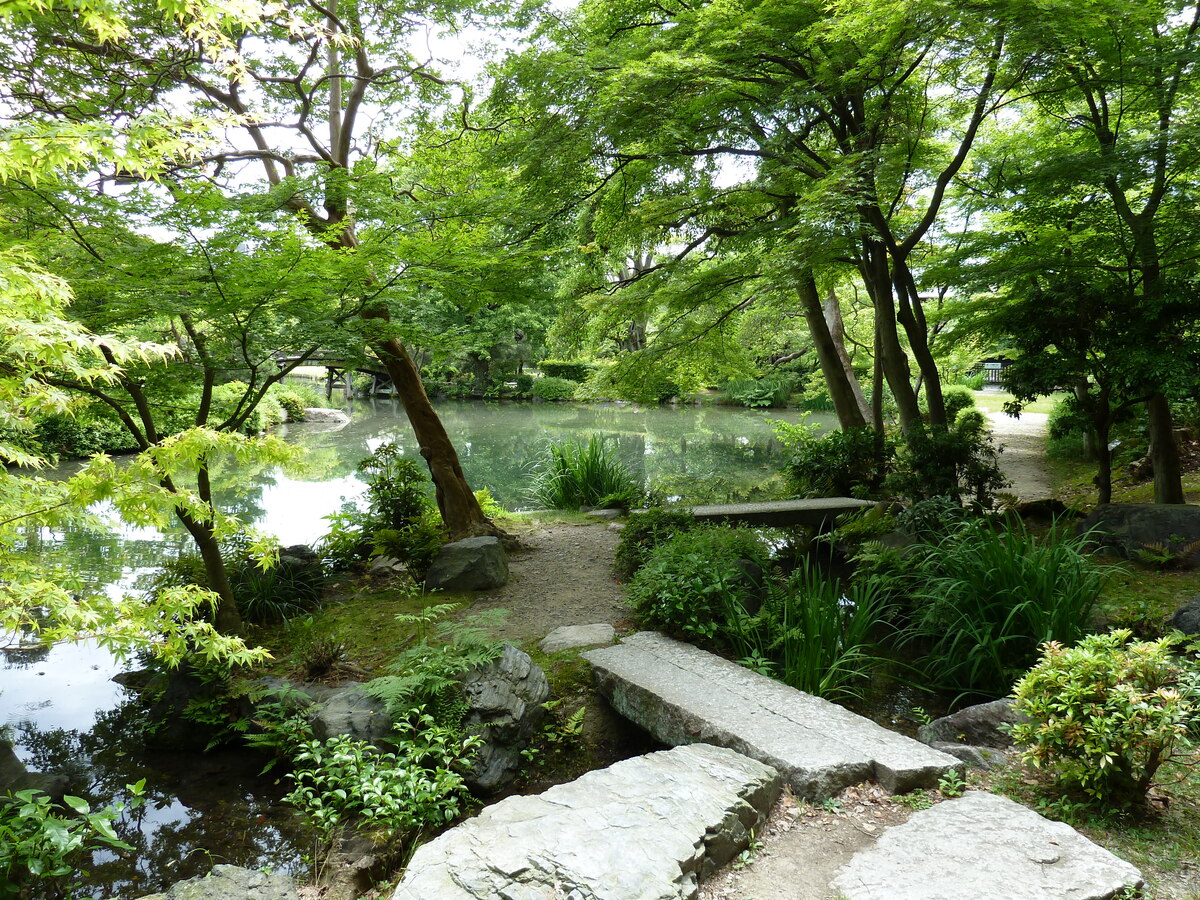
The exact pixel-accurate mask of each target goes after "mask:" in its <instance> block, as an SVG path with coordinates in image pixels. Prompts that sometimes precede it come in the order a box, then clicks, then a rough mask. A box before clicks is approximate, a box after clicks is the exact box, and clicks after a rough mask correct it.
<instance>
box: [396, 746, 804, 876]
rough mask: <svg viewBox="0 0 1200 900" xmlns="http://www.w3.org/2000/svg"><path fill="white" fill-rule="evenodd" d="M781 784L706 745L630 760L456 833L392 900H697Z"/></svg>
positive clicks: (486, 815) (424, 850) (504, 807)
mask: <svg viewBox="0 0 1200 900" xmlns="http://www.w3.org/2000/svg"><path fill="white" fill-rule="evenodd" d="M780 787H781V783H780V779H779V775H778V773H776V772H775V770H774V769H771V768H770V767H768V766H764V765H762V764H761V763H758V762H755V761H754V760H752V759H747V758H746V757H744V756H741V755H739V754H737V753H734V752H732V751H730V750H725V749H723V748H720V747H712V746H707V745H703V744H696V745H693V746H690V747H679V748H676V749H674V750H665V751H662V752H659V753H651V754H649V755H647V756H638V757H634V758H633V759H627V760H623V761H622V762H619V763H616V764H614V765H612V766H609V767H608V768H607V769H597V770H595V771H592V772H588V773H587V774H586V775H584V776H582V777H581V778H578V779H576V780H575V781H572V782H570V783H568V784H560V785H557V786H555V787H552V788H550V789H549V790H547V791H546V792H545V793H543V794H540V795H536V796H530V797H509V798H507V799H505V800H502V801H500V802H499V803H497V804H495V805H493V806H489V807H487V808H486V809H485V810H483V812H481V813H480V814H479V815H478V816H476V817H475V818H473V819H468V820H467V821H465V822H463V823H462V824H461V825H458V826H457V827H455V828H452V829H450V830H449V831H447V832H446V833H445V834H443V835H441V836H440V837H438V838H436V839H434V840H433V841H431V842H430V843H428V844H426V845H424V846H423V847H421V848H420V849H418V850H417V852H416V853H415V854H414V855H413V858H412V862H411V863H409V866H408V869H407V871H406V872H405V875H404V879H403V880H402V881H401V882H400V885H399V886H398V887H397V888H396V892H395V893H394V894H393V895H392V900H468V898H505V900H563V898H568V900H690V898H693V897H695V896H696V894H697V882H698V880H699V879H701V878H704V877H706V876H707V875H708V874H710V873H711V872H712V871H714V870H715V869H716V868H718V867H719V866H721V865H723V864H725V863H727V862H729V861H730V860H731V859H733V858H734V856H736V855H737V854H738V853H739V852H741V850H743V849H744V848H745V847H746V846H748V844H749V841H750V832H751V830H753V829H755V828H757V827H758V826H759V824H760V823H761V822H762V820H763V819H764V818H765V816H766V814H767V811H768V810H769V809H770V808H771V805H772V804H773V803H774V802H775V799H776V798H777V797H778V795H779V791H780Z"/></svg>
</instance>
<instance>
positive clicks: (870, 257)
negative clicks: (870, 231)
mask: <svg viewBox="0 0 1200 900" xmlns="http://www.w3.org/2000/svg"><path fill="white" fill-rule="evenodd" d="M863 250H864V256H863V258H862V261H861V262H862V268H861V271H862V275H863V281H864V283H865V284H866V286H867V291H868V293H870V295H871V302H872V303H873V304H874V306H875V331H876V341H875V346H876V348H877V353H878V356H879V359H880V363H881V365H882V368H883V375H884V378H886V379H887V383H888V387H889V388H891V390H892V398H893V399H894V400H895V401H896V412H897V414H898V415H899V417H900V428H901V430H902V431H903V432H904V433H905V434H909V433H911V432H912V431H913V430H914V429H916V428H919V427H920V425H921V407H920V404H918V403H917V393H916V391H914V390H913V386H912V375H911V372H910V371H909V368H908V355H907V354H906V353H905V352H904V347H903V346H902V345H901V343H900V332H899V330H898V329H897V328H896V304H895V300H894V299H893V297H892V283H891V277H890V275H889V272H888V258H887V251H886V250H885V249H884V247H883V245H882V244H881V243H879V242H878V241H874V240H870V239H868V240H866V241H864V245H863Z"/></svg>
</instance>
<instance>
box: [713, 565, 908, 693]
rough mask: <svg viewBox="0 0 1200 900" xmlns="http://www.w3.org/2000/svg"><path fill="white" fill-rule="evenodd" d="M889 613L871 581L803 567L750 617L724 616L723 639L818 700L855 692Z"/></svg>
mask: <svg viewBox="0 0 1200 900" xmlns="http://www.w3.org/2000/svg"><path fill="white" fill-rule="evenodd" d="M890 616H891V607H890V603H889V601H888V599H887V597H886V595H885V594H884V593H883V592H882V591H879V590H877V589H876V587H875V586H874V585H873V584H871V583H869V582H856V583H852V584H850V585H849V586H846V585H842V584H839V583H838V582H837V581H834V580H832V579H829V578H826V577H824V576H823V575H822V574H821V573H820V572H818V571H817V570H816V569H815V568H814V567H812V566H808V565H805V566H801V567H800V568H799V569H797V570H796V571H795V572H794V573H793V574H792V576H791V577H790V578H789V579H788V580H787V582H785V583H784V584H781V585H775V586H773V587H772V589H771V591H770V594H769V596H768V598H767V600H766V602H765V603H763V606H762V609H761V610H759V612H758V614H757V615H755V616H752V617H746V616H737V615H731V616H729V617H727V619H726V631H727V634H726V636H725V641H724V642H725V643H727V644H729V645H730V646H731V647H732V649H733V650H734V652H735V653H737V654H738V655H740V656H741V657H743V659H748V660H750V661H753V662H754V663H756V665H754V666H753V667H754V668H758V669H760V670H765V671H766V672H767V673H769V674H771V675H774V676H775V677H776V678H778V679H779V680H780V681H782V682H784V683H785V684H789V685H791V686H792V687H794V688H797V689H799V690H802V691H805V692H807V693H810V694H815V695H816V696H818V697H827V698H844V697H849V696H855V695H856V694H857V691H858V688H859V686H860V685H861V684H862V683H863V682H864V681H865V679H866V678H867V676H868V675H869V674H870V672H871V670H872V669H873V668H874V667H875V664H876V663H877V661H878V657H877V656H876V655H875V654H874V653H873V652H872V648H873V646H874V641H873V633H874V632H875V631H876V630H877V629H878V628H879V627H880V626H881V625H882V624H883V623H884V622H885V621H886V620H887V619H888V618H890Z"/></svg>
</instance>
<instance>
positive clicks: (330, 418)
mask: <svg viewBox="0 0 1200 900" xmlns="http://www.w3.org/2000/svg"><path fill="white" fill-rule="evenodd" d="M304 422H305V424H309V423H311V424H313V425H349V424H350V417H349V416H348V415H346V413H344V412H342V411H341V410H340V409H325V408H323V407H320V406H308V407H305V409H304Z"/></svg>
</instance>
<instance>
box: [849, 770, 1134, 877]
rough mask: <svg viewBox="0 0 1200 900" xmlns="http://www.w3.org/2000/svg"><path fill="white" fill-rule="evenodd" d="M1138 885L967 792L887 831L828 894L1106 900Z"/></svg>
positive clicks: (1057, 825)
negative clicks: (832, 891) (832, 892)
mask: <svg viewBox="0 0 1200 900" xmlns="http://www.w3.org/2000/svg"><path fill="white" fill-rule="evenodd" d="M1141 883H1142V876H1141V873H1139V872H1138V870H1137V869H1136V868H1134V867H1133V866H1132V865H1130V864H1129V863H1127V862H1125V861H1124V860H1122V859H1119V858H1118V857H1116V856H1113V855H1112V854H1111V853H1109V852H1108V851H1107V850H1105V849H1103V848H1102V847H1097V846H1096V845H1095V844H1093V843H1092V842H1091V841H1089V840H1088V839H1087V838H1085V837H1084V836H1083V835H1081V834H1080V833H1079V832H1077V831H1076V830H1075V829H1073V828H1071V827H1070V826H1069V825H1066V824H1064V823H1062V822H1051V821H1050V820H1049V819H1046V818H1043V817H1042V816H1040V815H1038V814H1037V813H1036V812H1034V811H1033V810H1031V809H1026V808H1025V807H1024V806H1021V805H1020V804H1019V803H1014V802H1013V801H1012V800H1009V799H1007V798H1005V797H997V796H996V795H994V794H987V793H984V792H982V791H971V792H969V793H967V794H965V795H964V796H962V797H959V798H958V799H957V800H947V801H945V802H944V803H939V804H937V805H936V806H934V807H931V808H930V809H927V810H922V811H921V812H918V813H915V814H914V815H913V817H912V818H911V819H909V820H908V821H907V822H906V823H905V824H903V825H898V826H896V827H895V828H889V829H888V830H887V831H885V832H884V833H883V834H882V835H881V836H880V838H879V840H878V841H877V842H876V843H875V845H874V846H873V847H870V848H868V849H866V850H863V851H860V852H859V853H858V854H857V855H856V856H855V857H854V858H853V859H852V860H851V861H850V862H849V863H848V864H847V865H846V866H844V867H843V868H842V870H841V872H839V873H838V875H837V877H836V878H835V879H834V881H833V885H832V888H833V890H834V892H835V893H836V895H837V896H839V897H843V898H845V900H978V898H980V897H986V898H987V900H1062V898H1067V897H1069V898H1071V900H1107V898H1109V897H1112V896H1113V895H1114V894H1116V893H1117V892H1118V891H1120V890H1122V889H1124V888H1132V887H1136V886H1138V885H1140V884H1141Z"/></svg>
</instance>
